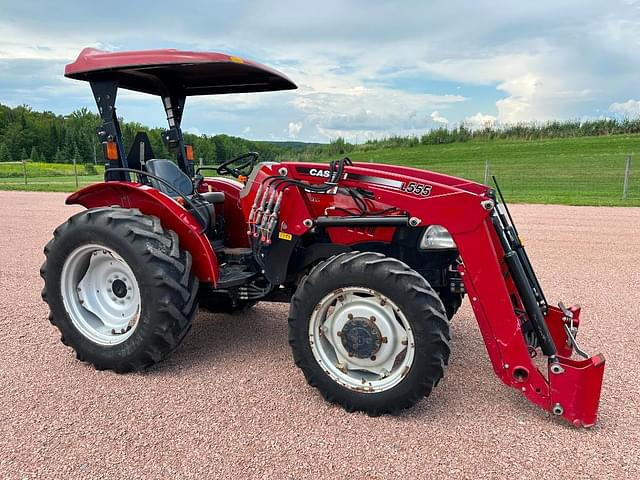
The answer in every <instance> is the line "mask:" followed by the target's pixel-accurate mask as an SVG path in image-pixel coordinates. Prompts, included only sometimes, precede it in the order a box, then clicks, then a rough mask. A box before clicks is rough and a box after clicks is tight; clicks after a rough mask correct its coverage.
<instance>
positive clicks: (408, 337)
mask: <svg viewBox="0 0 640 480" xmlns="http://www.w3.org/2000/svg"><path fill="white" fill-rule="evenodd" d="M309 345H310V347H311V352H312V353H313V356H314V357H315V359H316V361H317V362H318V365H319V366H320V367H321V368H322V369H323V370H324V371H325V372H326V373H327V374H328V375H329V377H330V378H331V379H332V380H333V381H335V382H336V383H338V384H340V385H342V386H343V387H346V388H348V389H350V390H354V391H357V392H362V393H379V392H383V391H385V390H389V389H391V388H394V387H395V386H396V385H398V384H399V383H400V382H401V381H402V380H403V379H404V377H405V376H406V374H407V373H408V372H409V370H410V369H411V366H412V365H413V361H414V359H415V341H414V335H413V331H412V329H411V325H410V324H409V322H408V321H407V318H406V317H405V315H404V314H403V312H402V310H400V308H399V307H398V306H397V305H396V304H395V303H394V302H393V301H392V300H390V299H389V298H387V297H385V296H384V295H382V294H381V293H379V292H377V291H376V290H372V289H369V288H363V287H346V288H340V289H337V290H335V291H333V292H331V293H329V294H328V295H326V296H325V297H324V298H323V299H322V300H320V302H319V303H318V304H317V305H316V308H315V309H314V311H313V313H312V314H311V318H310V321H309Z"/></svg>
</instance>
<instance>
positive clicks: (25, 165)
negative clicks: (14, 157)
mask: <svg viewBox="0 0 640 480" xmlns="http://www.w3.org/2000/svg"><path fill="white" fill-rule="evenodd" d="M22 173H23V174H24V184H25V185H26V184H27V161H26V160H22Z"/></svg>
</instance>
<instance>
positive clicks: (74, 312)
mask: <svg viewBox="0 0 640 480" xmlns="http://www.w3.org/2000/svg"><path fill="white" fill-rule="evenodd" d="M44 253H45V256H46V261H45V263H44V264H43V265H42V268H41V270H40V274H41V276H42V278H43V279H44V282H45V285H44V289H43V290H42V298H43V300H44V301H45V302H47V303H48V305H49V310H50V314H49V320H50V321H51V323H52V324H53V325H55V326H56V327H57V328H58V329H59V330H60V333H61V334H62V336H61V340H62V342H63V343H64V344H65V345H68V346H70V347H71V348H73V349H74V350H75V352H76V356H77V357H78V359H79V360H82V361H85V362H89V363H91V364H93V365H94V366H95V368H96V369H98V370H106V369H109V370H114V371H116V372H119V373H125V372H130V371H134V370H141V369H143V368H146V367H149V366H151V365H153V364H155V363H158V362H160V361H162V360H163V359H165V358H166V357H167V356H168V355H169V354H170V353H171V352H172V351H173V350H175V349H176V348H177V347H178V345H179V344H180V342H181V341H182V340H183V339H184V337H185V335H186V334H187V332H188V331H189V330H190V328H191V323H192V320H193V318H194V316H195V314H196V311H197V308H198V304H197V301H196V299H197V292H198V279H197V278H196V277H195V275H194V274H193V272H192V270H191V263H192V260H191V255H190V254H189V252H187V251H184V250H181V249H180V246H179V242H178V236H177V234H176V233H175V232H173V231H172V230H165V229H164V228H163V227H162V225H161V223H160V220H159V219H158V218H157V217H153V216H148V215H144V214H142V213H141V212H140V211H139V210H137V209H125V208H116V207H114V208H96V209H90V210H86V211H84V212H81V213H79V214H77V215H74V216H73V217H71V218H69V220H67V222H65V223H64V224H62V225H60V226H59V227H58V228H57V229H56V230H55V232H54V237H53V239H52V240H51V241H50V242H49V243H48V244H47V246H46V247H45V248H44Z"/></svg>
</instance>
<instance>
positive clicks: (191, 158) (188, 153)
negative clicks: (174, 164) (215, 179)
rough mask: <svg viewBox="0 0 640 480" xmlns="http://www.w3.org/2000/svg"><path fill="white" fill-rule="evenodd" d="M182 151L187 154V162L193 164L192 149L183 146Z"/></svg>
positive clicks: (189, 146) (188, 146)
mask: <svg viewBox="0 0 640 480" xmlns="http://www.w3.org/2000/svg"><path fill="white" fill-rule="evenodd" d="M184 149H185V151H186V152H187V160H190V161H192V162H193V147H192V146H191V145H185V146H184Z"/></svg>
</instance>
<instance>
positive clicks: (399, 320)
mask: <svg viewBox="0 0 640 480" xmlns="http://www.w3.org/2000/svg"><path fill="white" fill-rule="evenodd" d="M449 341H450V334H449V322H448V320H447V317H446V315H445V310H444V307H443V305H442V302H441V301H440V298H439V297H438V295H437V294H436V292H435V291H434V290H433V289H432V288H431V287H430V286H429V284H428V283H427V281H426V280H425V279H424V278H423V277H422V276H421V275H419V274H418V273H416V272H415V271H414V270H412V269H411V268H409V267H408V266H407V265H406V264H404V263H402V262H400V261H399V260H396V259H394V258H389V257H385V256H384V255H381V254H379V253H373V252H348V253H343V254H340V255H337V256H335V257H332V258H330V259H329V260H327V261H325V262H322V263H320V264H318V265H317V266H316V267H314V269H313V270H312V271H311V272H310V273H309V275H308V276H306V277H305V278H304V279H303V280H302V281H301V282H300V284H299V286H298V288H297V290H296V293H295V294H294V296H293V298H292V300H291V307H290V310H289V343H290V344H291V348H292V350H293V357H294V360H295V363H296V365H297V366H298V367H299V368H300V369H301V370H302V371H303V373H304V375H305V377H306V379H307V382H308V383H309V384H310V385H311V386H314V387H316V388H318V390H320V392H321V394H322V395H323V396H324V398H325V399H326V400H327V401H329V402H333V403H338V404H340V405H341V406H342V407H344V408H345V409H346V410H347V411H354V410H360V411H363V412H366V413H368V414H369V415H372V416H375V415H380V414H384V413H393V412H396V411H399V410H401V409H404V408H409V407H411V406H412V405H414V404H415V403H416V402H418V401H419V400H420V399H422V398H423V397H425V396H428V395H429V394H430V393H431V390H432V389H433V388H434V387H435V385H436V384H437V383H438V381H439V380H440V379H441V378H442V376H443V373H444V366H445V365H446V364H447V363H448V360H449V353H450V346H449Z"/></svg>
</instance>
